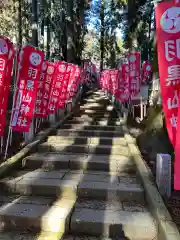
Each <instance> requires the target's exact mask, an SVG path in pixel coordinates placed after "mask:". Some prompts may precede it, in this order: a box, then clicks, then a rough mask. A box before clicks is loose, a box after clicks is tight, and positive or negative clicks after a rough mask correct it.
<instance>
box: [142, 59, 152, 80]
mask: <svg viewBox="0 0 180 240" xmlns="http://www.w3.org/2000/svg"><path fill="white" fill-rule="evenodd" d="M151 72H152V65H151V63H150V61H145V62H144V63H143V65H142V74H141V83H142V84H144V83H146V82H147V81H148V80H149V78H150V76H151Z"/></svg>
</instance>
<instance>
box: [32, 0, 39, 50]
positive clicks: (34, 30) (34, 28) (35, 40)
mask: <svg viewBox="0 0 180 240" xmlns="http://www.w3.org/2000/svg"><path fill="white" fill-rule="evenodd" d="M32 45H33V46H35V47H38V6H37V0H32Z"/></svg>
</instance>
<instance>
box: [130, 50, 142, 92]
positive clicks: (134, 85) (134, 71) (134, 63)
mask: <svg viewBox="0 0 180 240" xmlns="http://www.w3.org/2000/svg"><path fill="white" fill-rule="evenodd" d="M140 57H141V55H140V53H139V52H131V53H130V54H129V57H128V61H129V84H130V86H129V87H130V94H131V96H135V95H137V94H138V93H139V92H140Z"/></svg>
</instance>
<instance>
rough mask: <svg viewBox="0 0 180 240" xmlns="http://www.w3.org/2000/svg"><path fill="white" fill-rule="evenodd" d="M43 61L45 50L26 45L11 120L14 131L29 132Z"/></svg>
mask: <svg viewBox="0 0 180 240" xmlns="http://www.w3.org/2000/svg"><path fill="white" fill-rule="evenodd" d="M43 61H44V54H43V52H41V51H39V50H38V49H35V48H33V47H32V46H25V47H24V48H23V49H22V50H21V53H20V66H19V69H18V72H19V73H18V76H17V91H16V95H15V104H14V109H13V112H12V122H11V126H12V129H13V130H14V131H19V132H29V128H30V124H31V121H32V118H33V115H34V110H35V101H36V94H37V86H38V81H39V79H40V74H41V69H42V64H43Z"/></svg>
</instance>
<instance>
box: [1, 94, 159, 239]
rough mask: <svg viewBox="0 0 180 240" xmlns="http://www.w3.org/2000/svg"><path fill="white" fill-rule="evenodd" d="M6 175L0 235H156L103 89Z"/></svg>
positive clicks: (49, 236)
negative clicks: (20, 165) (15, 168)
mask: <svg viewBox="0 0 180 240" xmlns="http://www.w3.org/2000/svg"><path fill="white" fill-rule="evenodd" d="M22 165H23V168H21V169H19V170H16V171H14V172H13V173H12V174H11V176H9V177H6V178H4V179H1V180H0V232H1V233H0V239H1V240H10V239H11V240H15V239H16V240H17V239H19V240H20V239H21V240H22V239H29V240H30V239H41V240H46V239H47V240H57V239H64V240H65V239H66V240H68V239H84V240H85V239H87V240H90V239H110V238H111V239H130V240H155V239H157V227H156V223H155V221H154V219H153V217H152V216H151V214H150V212H149V211H148V206H147V205H146V201H145V196H144V189H143V187H142V185H141V182H140V180H139V178H138V177H137V174H136V167H135V164H134V162H133V160H132V159H131V156H130V152H129V148H128V146H127V142H126V140H125V138H124V133H123V128H122V123H121V121H120V119H119V117H118V115H117V113H116V111H115V110H114V109H113V107H112V106H111V105H110V103H109V101H108V100H107V99H106V98H105V97H104V96H103V93H102V92H101V91H98V92H95V93H94V94H93V95H92V96H90V97H88V98H87V99H85V100H84V103H83V104H82V105H81V106H80V109H79V111H76V112H75V113H74V115H73V116H72V117H70V118H69V119H68V120H67V122H66V123H65V124H64V125H63V126H62V127H61V128H59V129H57V131H56V132H54V133H53V135H52V136H49V137H48V138H47V141H46V142H44V143H42V144H41V145H39V146H38V148H37V150H36V152H34V153H32V154H31V155H29V156H28V157H26V158H25V159H23V161H22Z"/></svg>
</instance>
